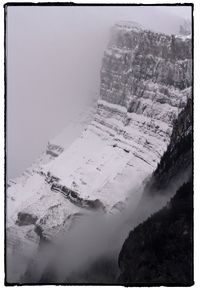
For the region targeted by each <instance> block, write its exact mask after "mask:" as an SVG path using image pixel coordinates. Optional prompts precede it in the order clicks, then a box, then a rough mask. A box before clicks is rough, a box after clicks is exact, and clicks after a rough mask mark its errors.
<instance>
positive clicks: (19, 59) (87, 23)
mask: <svg viewBox="0 0 200 290" xmlns="http://www.w3.org/2000/svg"><path fill="white" fill-rule="evenodd" d="M190 17H191V7H186V6H182V7H181V6H179V7H175V6H174V7H170V6H169V7H166V6H165V7H162V6H156V7H153V6H152V7H145V6H137V7H136V6H135V7H134V6H132V7H131V6H127V7H126V6H124V7H122V6H120V7H114V6H107V7H106V6H99V7H98V6H97V7H92V6H91V7H90V6H78V7H72V6H68V7H67V6H66V7H56V6H55V7H53V6H52V7H39V6H29V7H25V6H18V7H8V9H7V34H6V37H7V42H6V57H7V58H6V66H7V175H8V178H13V177H16V176H18V175H20V174H21V173H22V172H23V171H24V170H25V169H26V168H27V167H28V166H30V165H31V163H32V162H33V161H34V160H35V159H36V158H37V157H38V156H39V155H40V154H41V152H42V151H43V150H44V149H45V146H46V145H47V142H48V141H49V140H51V139H52V138H53V137H54V136H55V135H57V134H58V133H59V132H60V131H61V130H62V129H63V128H64V127H65V126H66V125H67V124H69V122H71V120H73V118H75V117H76V116H78V115H79V113H80V112H81V111H83V110H84V108H85V107H86V106H88V105H89V104H90V102H91V101H92V100H93V99H94V98H96V96H97V95H99V83H100V69H101V61H102V56H103V52H104V50H105V48H106V46H107V43H108V39H109V33H110V28H111V26H112V25H113V24H115V23H116V22H118V21H121V20H128V21H136V22H139V23H141V24H142V25H144V26H145V27H147V28H149V29H152V30H155V31H160V32H164V33H169V34H171V33H178V30H179V25H180V23H181V22H182V21H183V19H190ZM158 23H159V25H158ZM66 138H67V137H66Z"/></svg>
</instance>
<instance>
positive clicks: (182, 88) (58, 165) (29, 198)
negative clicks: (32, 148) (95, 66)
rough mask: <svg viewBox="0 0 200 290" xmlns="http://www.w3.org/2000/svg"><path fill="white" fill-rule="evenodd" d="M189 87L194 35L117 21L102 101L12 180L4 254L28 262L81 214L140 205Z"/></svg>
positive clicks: (106, 57) (113, 212) (104, 72)
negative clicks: (163, 31) (147, 183)
mask: <svg viewBox="0 0 200 290" xmlns="http://www.w3.org/2000/svg"><path fill="white" fill-rule="evenodd" d="M191 84H192V55H191V38H190V37H185V38H183V37H179V36H173V35H171V36H170V35H165V34H160V33H156V32H152V31H149V30H146V29H145V28H143V27H141V26H140V25H137V24H135V23H131V22H120V23H118V24H116V25H115V26H114V27H113V28H112V30H111V38H110V41H109V44H108V47H107V49H106V51H105V52H104V56H103V61H102V68H101V84H100V97H99V99H98V100H97V104H95V106H93V107H91V108H90V109H88V110H87V111H85V112H83V115H82V116H80V117H79V118H78V119H77V120H73V122H72V123H71V124H70V125H69V126H68V127H67V128H66V129H65V130H64V131H63V132H61V134H60V135H58V136H57V137H56V138H55V139H53V140H51V141H50V142H49V144H48V146H47V148H46V151H45V152H44V153H43V154H42V156H40V158H38V160H36V162H35V163H34V164H33V165H32V166H31V167H30V168H28V169H27V170H26V171H25V172H24V173H23V174H22V176H20V177H18V178H16V179H13V180H9V181H8V184H7V194H6V206H7V211H6V219H7V220H6V227H7V229H6V232H7V234H6V239H7V254H8V255H10V256H12V255H13V254H16V255H19V256H20V255H21V256H23V257H24V259H27V260H28V259H30V258H31V257H32V255H34V253H36V252H37V251H38V246H39V244H40V242H41V241H54V240H55V239H57V237H58V236H59V235H60V234H62V233H63V232H65V233H66V232H69V231H71V230H72V229H73V228H74V227H76V225H77V224H78V223H79V222H80V221H81V220H82V219H83V218H84V216H90V215H93V214H95V213H97V212H98V214H103V215H108V216H109V215H111V216H112V215H117V214H120V212H121V211H122V210H123V209H124V208H125V207H126V204H127V203H128V200H129V198H134V202H135V206H137V204H138V202H139V200H140V198H141V193H142V190H141V187H142V186H143V184H144V181H145V179H146V178H147V177H148V176H150V175H151V174H152V172H153V171H154V170H155V169H156V167H157V164H158V162H159V161H160V158H161V156H162V155H163V153H164V152H165V151H166V149H167V145H168V144H169V142H170V136H171V132H172V127H173V122H174V120H175V119H176V118H177V116H178V114H179V112H180V111H181V110H182V109H183V108H184V106H185V104H186V102H187V99H188V98H190V97H191ZM77 135H79V137H78V138H76V136H77ZM12 267H16V265H12ZM25 270H26V269H21V270H20V271H19V272H20V274H19V273H16V277H15V278H13V279H16V280H17V279H19V275H22V274H23V273H24V272H25Z"/></svg>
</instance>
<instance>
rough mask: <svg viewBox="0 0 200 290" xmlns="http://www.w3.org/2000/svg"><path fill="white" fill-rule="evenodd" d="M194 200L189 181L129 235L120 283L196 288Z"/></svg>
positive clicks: (122, 262) (121, 256) (123, 253)
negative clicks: (194, 283)
mask: <svg viewBox="0 0 200 290" xmlns="http://www.w3.org/2000/svg"><path fill="white" fill-rule="evenodd" d="M192 200H193V191H192V181H191V180H190V181H189V182H188V183H185V184H184V185H183V186H181V188H180V189H179V190H178V191H177V193H176V195H175V196H174V197H173V198H172V199H171V201H170V202H169V203H168V204H167V205H166V207H164V208H163V209H162V210H160V211H159V212H157V213H156V214H154V215H153V216H152V217H150V218H148V219H147V220H146V221H145V222H144V223H142V224H140V225H139V226H137V227H136V228H135V230H134V231H133V232H131V233H130V235H129V237H128V239H127V240H126V241H125V243H124V245H123V248H122V250H121V252H120V255H119V266H120V269H121V275H120V278H119V282H120V283H130V284H132V283H133V284H148V285H151V284H159V285H169V284H170V285H172V284H173V285H188V286H189V285H192V284H193V241H192V237H193V228H192V218H193V202H192Z"/></svg>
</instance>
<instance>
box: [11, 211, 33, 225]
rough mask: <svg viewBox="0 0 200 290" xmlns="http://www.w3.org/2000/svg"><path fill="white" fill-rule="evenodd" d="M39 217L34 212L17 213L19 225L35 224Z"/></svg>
mask: <svg viewBox="0 0 200 290" xmlns="http://www.w3.org/2000/svg"><path fill="white" fill-rule="evenodd" d="M37 219H38V217H37V216H36V215H34V214H30V213H26V212H19V213H18V215H17V220H16V224H17V225H18V226H27V225H34V224H35V223H36V221H37Z"/></svg>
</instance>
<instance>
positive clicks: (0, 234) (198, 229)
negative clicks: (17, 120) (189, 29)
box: [0, 0, 200, 289]
mask: <svg viewBox="0 0 200 290" xmlns="http://www.w3.org/2000/svg"><path fill="white" fill-rule="evenodd" d="M6 2H8V1H1V4H2V5H1V10H0V13H1V14H0V36H1V37H0V48H1V54H0V63H1V67H0V77H1V86H0V116H1V122H0V134H1V138H0V142H1V146H0V157H1V162H0V171H1V173H2V175H1V176H2V178H1V179H0V188H1V191H0V192H1V194H0V205H1V210H0V238H1V247H0V251H1V252H0V257H1V258H0V286H1V288H4V287H5V286H4V259H3V257H4V178H3V175H4V117H3V116H4V65H3V64H4V9H3V5H4V4H5V3H6ZM11 2H28V1H23V0H21V1H15V0H11ZM29 2H34V3H37V2H43V3H46V2H56V1H52V0H48V1H42V0H39V1H29ZM59 2H60V3H61V2H67V1H59ZM68 2H70V1H68ZM72 2H75V3H105V4H106V3H124V4H126V3H133V4H134V3H143V4H152V3H156V4H162V3H167V4H175V3H194V60H195V63H194V206H195V210H194V231H195V233H194V266H195V268H194V270H195V271H194V274H195V275H194V280H195V285H194V286H193V288H197V287H199V286H200V274H199V273H200V208H199V205H200V188H199V182H198V177H200V176H199V172H200V166H199V165H200V147H198V146H199V140H200V136H199V134H200V74H199V70H200V35H199V34H200V33H199V32H200V17H199V15H200V1H199V0H193V1H169V0H168V1H165V0H163V1H162V0H160V1H159V0H152V1H148V0H141V1H134V2H133V1H131V0H126V1H124V0H120V1H119V0H118V1H113V0H108V1H106V0H101V1H95V0H86V1H80V0H79V1H73V0H72ZM29 287H31V286H23V289H28V288H29ZM39 287H41V286H34V289H40V288H39ZM49 287H50V288H53V287H56V286H42V289H48V288H49ZM73 287H74V288H75V289H76V288H77V287H79V286H73ZM81 287H82V288H85V289H86V288H87V287H90V288H91V287H94V286H81ZM95 287H98V288H99V287H104V289H109V288H110V287H112V288H113V287H120V286H95ZM135 288H141V287H135ZM142 288H143V287H142ZM170 288H171V287H170ZM173 288H174V287H173ZM179 288H183V287H179ZM77 289H78V288H77ZM151 289H158V288H157V287H151Z"/></svg>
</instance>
